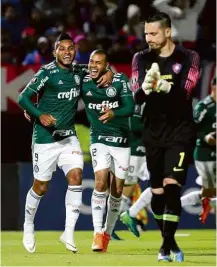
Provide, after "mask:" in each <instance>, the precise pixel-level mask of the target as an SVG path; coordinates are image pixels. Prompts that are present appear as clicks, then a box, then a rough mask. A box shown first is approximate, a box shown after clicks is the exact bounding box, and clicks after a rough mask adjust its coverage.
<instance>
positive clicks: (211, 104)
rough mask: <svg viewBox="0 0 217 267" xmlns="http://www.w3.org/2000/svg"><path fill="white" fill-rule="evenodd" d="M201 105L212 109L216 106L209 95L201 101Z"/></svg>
mask: <svg viewBox="0 0 217 267" xmlns="http://www.w3.org/2000/svg"><path fill="white" fill-rule="evenodd" d="M202 101H203V104H204V105H205V106H206V107H207V108H212V107H214V106H215V105H216V102H215V101H213V99H212V97H211V96H210V95H208V96H207V97H205V98H204V99H203V100H202Z"/></svg>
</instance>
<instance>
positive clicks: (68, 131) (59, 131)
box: [52, 130, 74, 136]
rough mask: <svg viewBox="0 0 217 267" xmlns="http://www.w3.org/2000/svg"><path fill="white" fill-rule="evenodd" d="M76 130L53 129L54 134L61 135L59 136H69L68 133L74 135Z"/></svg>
mask: <svg viewBox="0 0 217 267" xmlns="http://www.w3.org/2000/svg"><path fill="white" fill-rule="evenodd" d="M73 134H74V132H73V131H72V130H55V131H53V134H52V135H53V136H54V135H59V136H68V135H73Z"/></svg>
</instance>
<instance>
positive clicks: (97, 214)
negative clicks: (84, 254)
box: [91, 189, 107, 234]
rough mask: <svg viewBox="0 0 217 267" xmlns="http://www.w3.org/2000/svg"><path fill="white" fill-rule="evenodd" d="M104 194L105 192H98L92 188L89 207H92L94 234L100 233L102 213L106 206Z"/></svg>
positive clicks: (105, 194)
mask: <svg viewBox="0 0 217 267" xmlns="http://www.w3.org/2000/svg"><path fill="white" fill-rule="evenodd" d="M106 196H107V193H106V192H98V191H96V190H95V189H94V190H93V194H92V198H91V207H92V218H93V228H94V234H96V233H102V226H103V214H104V212H105V206H106Z"/></svg>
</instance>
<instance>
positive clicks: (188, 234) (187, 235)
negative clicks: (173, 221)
mask: <svg viewBox="0 0 217 267" xmlns="http://www.w3.org/2000/svg"><path fill="white" fill-rule="evenodd" d="M190 235H191V234H175V236H190Z"/></svg>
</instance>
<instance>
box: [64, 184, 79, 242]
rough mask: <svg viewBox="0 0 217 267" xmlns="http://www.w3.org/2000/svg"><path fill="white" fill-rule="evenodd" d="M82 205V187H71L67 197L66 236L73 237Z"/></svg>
mask: <svg viewBox="0 0 217 267" xmlns="http://www.w3.org/2000/svg"><path fill="white" fill-rule="evenodd" d="M81 204H82V186H81V185H69V186H68V189H67V192H66V197H65V207H66V221H65V233H66V236H68V237H70V238H71V237H72V235H73V232H74V229H75V224H76V222H77V220H78V217H79V214H80V209H81Z"/></svg>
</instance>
